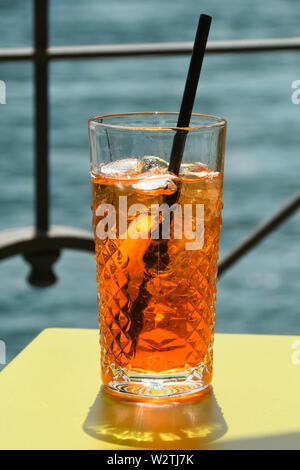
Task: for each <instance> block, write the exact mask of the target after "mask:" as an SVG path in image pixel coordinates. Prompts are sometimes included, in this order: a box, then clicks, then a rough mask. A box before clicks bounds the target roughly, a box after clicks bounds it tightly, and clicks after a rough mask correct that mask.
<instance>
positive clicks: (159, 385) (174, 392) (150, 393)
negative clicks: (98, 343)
mask: <svg viewBox="0 0 300 470" xmlns="http://www.w3.org/2000/svg"><path fill="white" fill-rule="evenodd" d="M204 370H205V372H204ZM204 370H203V367H200V368H195V369H193V370H189V371H187V372H186V373H177V374H171V375H170V374H168V375H167V374H156V375H153V374H137V373H132V372H130V373H129V372H128V371H122V372H123V373H120V369H119V373H118V374H117V376H115V377H114V378H112V380H110V381H109V382H108V383H106V384H105V387H106V388H107V391H108V392H112V393H114V394H116V393H117V394H118V395H119V397H120V398H121V397H122V396H123V397H124V398H129V397H132V398H134V397H135V398H136V399H138V398H145V399H147V398H148V399H153V398H157V399H164V400H166V399H168V398H177V397H187V396H189V395H195V394H197V393H199V392H201V391H202V390H204V389H205V388H207V387H208V386H209V385H210V383H211V373H210V372H209V371H208V370H207V369H206V368H205V369H204Z"/></svg>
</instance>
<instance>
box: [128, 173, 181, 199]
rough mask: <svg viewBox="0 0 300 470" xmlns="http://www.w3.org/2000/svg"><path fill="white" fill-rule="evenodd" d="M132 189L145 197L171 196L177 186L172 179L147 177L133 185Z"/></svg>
mask: <svg viewBox="0 0 300 470" xmlns="http://www.w3.org/2000/svg"><path fill="white" fill-rule="evenodd" d="M132 188H133V189H135V191H137V192H138V193H140V194H145V195H146V194H148V195H156V194H157V195H159V194H172V193H174V192H175V191H177V186H176V184H175V183H174V181H173V180H172V178H171V177H168V176H165V175H155V176H149V177H147V178H145V179H143V180H142V181H139V182H138V183H135V184H133V185H132Z"/></svg>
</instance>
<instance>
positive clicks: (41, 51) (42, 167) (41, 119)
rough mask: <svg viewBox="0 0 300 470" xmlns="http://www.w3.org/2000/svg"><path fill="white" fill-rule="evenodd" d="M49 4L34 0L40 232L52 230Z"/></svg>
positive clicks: (38, 214)
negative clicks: (49, 141) (49, 166)
mask: <svg viewBox="0 0 300 470" xmlns="http://www.w3.org/2000/svg"><path fill="white" fill-rule="evenodd" d="M47 4H48V2H47V0H45V1H40V0H34V46H35V51H36V52H35V60H34V92H35V99H34V109H35V117H34V119H35V125H34V133H35V157H34V161H35V165H34V168H35V178H34V184H35V225H36V231H37V233H45V232H47V230H48V223H49V222H48V219H49V172H48V63H47V60H46V58H45V53H46V49H47V41H48V8H47V7H48V5H47Z"/></svg>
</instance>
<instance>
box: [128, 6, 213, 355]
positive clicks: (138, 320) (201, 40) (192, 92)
mask: <svg viewBox="0 0 300 470" xmlns="http://www.w3.org/2000/svg"><path fill="white" fill-rule="evenodd" d="M210 24H211V17H210V16H208V15H200V18H199V23H198V28H197V33H196V37H195V42H194V47H193V52H192V57H191V61H190V66H189V71H188V75H187V79H186V83H185V88H184V93H183V98H182V101H181V107H180V112H179V115H178V121H177V127H178V128H180V129H177V130H176V133H175V135H174V139H173V145H172V150H171V155H170V163H169V167H168V170H169V171H170V172H172V173H174V174H175V175H178V174H179V170H180V165H181V161H182V156H183V152H184V147H185V141H186V137H187V133H188V131H187V129H184V128H186V127H189V124H190V120H191V115H192V110H193V106H194V101H195V96H196V92H197V87H198V82H199V77H200V72H201V68H202V63H203V57H204V53H205V49H206V43H207V38H208V34H209V29H210ZM182 128H183V129H182ZM179 194H180V183H179V184H178V185H177V191H176V192H175V193H173V194H170V195H168V196H165V197H164V202H166V203H167V204H168V205H169V206H171V205H172V204H174V203H175V202H176V201H177V200H178V198H179ZM172 213H173V212H172ZM172 213H171V215H172ZM171 215H170V217H171ZM160 225H161V224H160ZM143 262H144V265H145V273H144V277H143V281H142V283H141V285H140V287H139V293H138V295H137V297H136V299H135V301H134V302H133V304H132V305H131V308H128V306H127V307H125V310H126V313H127V315H128V317H129V318H130V320H131V325H130V329H129V336H130V337H131V339H132V345H131V350H130V353H129V354H130V355H135V353H136V346H137V341H138V337H139V334H140V332H141V331H142V329H143V320H144V316H143V311H144V309H145V308H146V307H147V305H148V302H149V299H150V298H151V294H150V292H149V291H148V289H147V284H148V282H149V280H150V278H151V277H152V276H153V275H151V274H149V272H148V271H149V268H153V267H154V266H156V268H157V269H158V270H164V269H166V267H167V266H168V263H169V255H168V241H167V240H155V241H153V242H152V241H151V243H150V245H149V247H148V249H147V250H146V252H145V254H144V256H143Z"/></svg>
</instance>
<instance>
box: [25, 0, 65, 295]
mask: <svg viewBox="0 0 300 470" xmlns="http://www.w3.org/2000/svg"><path fill="white" fill-rule="evenodd" d="M47 47H48V0H34V188H35V190H34V203H35V235H36V237H45V238H46V237H47V232H48V229H49V171H48V61H47ZM58 257H59V250H48V251H35V252H32V253H27V254H25V255H24V258H25V260H26V261H27V262H28V263H29V264H30V265H31V272H30V274H29V276H28V281H29V282H30V284H32V285H33V286H35V287H46V286H50V285H51V284H54V283H55V281H56V276H55V274H54V272H53V270H52V265H53V264H54V263H55V261H56V260H57V259H58Z"/></svg>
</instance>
